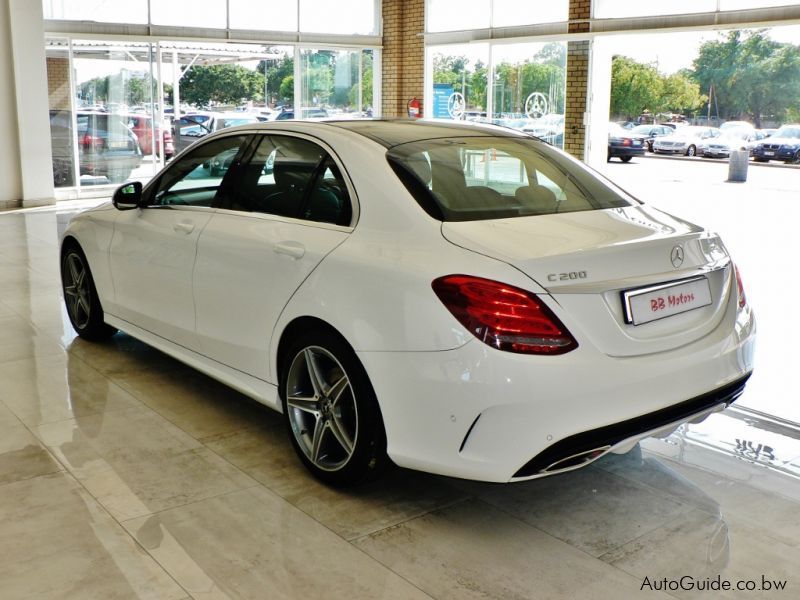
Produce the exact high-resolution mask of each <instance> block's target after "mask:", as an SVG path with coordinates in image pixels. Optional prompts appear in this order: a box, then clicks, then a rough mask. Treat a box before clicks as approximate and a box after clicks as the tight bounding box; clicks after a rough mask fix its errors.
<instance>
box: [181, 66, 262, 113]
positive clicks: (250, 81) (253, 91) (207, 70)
mask: <svg viewBox="0 0 800 600" xmlns="http://www.w3.org/2000/svg"><path fill="white" fill-rule="evenodd" d="M180 94H181V99H182V100H185V101H186V102H189V103H190V104H194V105H196V106H203V105H206V104H210V103H216V104H235V103H238V102H241V101H242V100H262V99H263V98H264V75H263V74H261V73H258V72H256V71H254V70H252V69H248V68H247V67H243V66H241V65H209V66H195V67H192V68H191V69H189V72H188V73H187V74H186V75H185V76H184V77H183V79H182V80H181V89H180Z"/></svg>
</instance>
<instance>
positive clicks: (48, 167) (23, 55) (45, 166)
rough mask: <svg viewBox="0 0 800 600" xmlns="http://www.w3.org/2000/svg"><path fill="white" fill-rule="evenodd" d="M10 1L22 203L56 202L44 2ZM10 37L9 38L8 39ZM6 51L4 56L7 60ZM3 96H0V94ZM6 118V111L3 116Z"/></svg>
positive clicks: (9, 22) (7, 0)
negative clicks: (45, 48)
mask: <svg viewBox="0 0 800 600" xmlns="http://www.w3.org/2000/svg"><path fill="white" fill-rule="evenodd" d="M5 3H6V5H7V11H5V12H6V14H7V15H8V25H9V29H10V31H9V33H10V36H9V37H10V39H9V37H6V36H3V38H4V39H9V41H10V46H11V47H10V58H11V68H12V70H13V76H12V77H10V78H8V79H5V81H7V82H9V83H10V84H11V85H10V86H5V87H12V88H13V93H14V99H15V107H14V109H13V110H12V111H11V113H10V114H11V115H15V117H16V124H17V127H16V129H17V139H18V148H19V152H18V161H19V165H18V173H19V181H20V184H21V185H20V188H21V189H20V192H21V194H20V195H21V200H22V206H26V207H27V206H42V205H45V204H55V197H54V191H53V165H52V160H51V157H52V147H51V144H50V113H49V106H48V89H47V63H46V61H45V50H44V17H43V14H42V3H41V2H37V1H31V0H5ZM6 43H8V42H6ZM7 57H8V54H6V53H4V57H3V58H0V62H3V61H6V60H8V58H7ZM0 102H2V101H1V100H0ZM2 118H5V117H2Z"/></svg>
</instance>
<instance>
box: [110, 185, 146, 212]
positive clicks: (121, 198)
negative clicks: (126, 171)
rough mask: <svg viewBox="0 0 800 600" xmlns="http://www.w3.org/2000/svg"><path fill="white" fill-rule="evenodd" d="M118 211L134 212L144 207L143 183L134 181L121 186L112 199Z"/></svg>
mask: <svg viewBox="0 0 800 600" xmlns="http://www.w3.org/2000/svg"><path fill="white" fill-rule="evenodd" d="M111 202H112V203H113V204H114V207H115V208H116V209H117V210H133V209H134V208H141V207H142V182H141V181H132V182H130V183H126V184H125V185H121V186H120V187H118V188H117V189H116V191H115V192H114V195H113V196H112V197H111Z"/></svg>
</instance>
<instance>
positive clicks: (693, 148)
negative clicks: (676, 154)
mask: <svg viewBox="0 0 800 600" xmlns="http://www.w3.org/2000/svg"><path fill="white" fill-rule="evenodd" d="M686 156H697V147H696V146H695V145H694V144H691V145H690V146H689V147H688V148H687V149H686Z"/></svg>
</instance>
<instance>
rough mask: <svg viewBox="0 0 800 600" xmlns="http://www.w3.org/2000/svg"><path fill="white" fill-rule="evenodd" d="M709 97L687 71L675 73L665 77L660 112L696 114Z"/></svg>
mask: <svg viewBox="0 0 800 600" xmlns="http://www.w3.org/2000/svg"><path fill="white" fill-rule="evenodd" d="M707 99H708V97H707V96H704V95H703V94H701V93H700V86H699V85H697V83H695V82H694V81H692V80H691V78H690V77H689V76H688V75H687V74H686V73H681V72H678V73H673V74H672V75H667V76H666V77H664V78H663V92H662V96H661V102H660V103H658V104H659V106H658V112H667V111H669V112H674V113H679V114H694V113H695V112H697V110H698V109H700V108H701V107H702V106H703V104H704V103H705V102H706V100H707Z"/></svg>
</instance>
